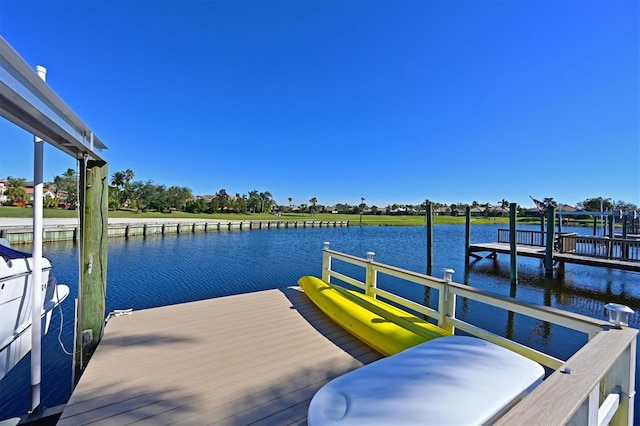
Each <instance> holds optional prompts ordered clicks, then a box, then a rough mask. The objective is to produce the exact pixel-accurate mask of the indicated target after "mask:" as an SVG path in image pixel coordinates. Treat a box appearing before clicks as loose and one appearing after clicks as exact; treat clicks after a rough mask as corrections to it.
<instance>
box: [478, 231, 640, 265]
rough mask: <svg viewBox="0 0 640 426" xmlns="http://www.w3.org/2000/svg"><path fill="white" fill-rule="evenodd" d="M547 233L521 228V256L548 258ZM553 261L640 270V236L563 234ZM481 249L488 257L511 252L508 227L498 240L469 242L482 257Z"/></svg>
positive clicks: (519, 236)
mask: <svg viewBox="0 0 640 426" xmlns="http://www.w3.org/2000/svg"><path fill="white" fill-rule="evenodd" d="M543 243H544V233H542V232H538V231H521V230H518V231H517V246H516V252H517V255H518V256H525V257H534V258H538V259H544V258H545V256H546V249H545V246H544V244H543ZM556 246H557V247H556V250H554V252H553V261H554V262H559V263H561V264H562V263H574V264H579V265H588V266H597V267H606V268H613V269H621V270H625V271H634V272H640V240H637V239H620V238H607V237H584V236H579V235H575V234H563V235H559V236H558V237H557V242H556ZM480 252H488V253H489V254H488V255H486V256H484V257H486V258H494V257H495V256H496V254H497V253H502V254H510V253H511V247H510V242H509V233H508V230H507V229H500V230H498V242H497V243H481V244H470V245H469V256H471V257H474V258H476V259H481V258H482V257H483V256H480V255H478V254H477V253H480Z"/></svg>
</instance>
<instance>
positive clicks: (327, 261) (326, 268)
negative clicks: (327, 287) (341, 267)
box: [322, 241, 331, 283]
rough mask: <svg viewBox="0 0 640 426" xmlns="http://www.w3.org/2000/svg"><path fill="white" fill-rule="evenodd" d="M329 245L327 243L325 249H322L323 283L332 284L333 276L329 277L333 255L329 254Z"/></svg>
mask: <svg viewBox="0 0 640 426" xmlns="http://www.w3.org/2000/svg"><path fill="white" fill-rule="evenodd" d="M329 244H330V243H329V242H328V241H325V242H324V247H322V281H324V282H326V283H330V282H331V281H330V280H331V275H329V272H330V271H331V255H330V254H329V253H328V251H329Z"/></svg>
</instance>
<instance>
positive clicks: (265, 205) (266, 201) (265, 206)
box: [260, 191, 273, 213]
mask: <svg viewBox="0 0 640 426" xmlns="http://www.w3.org/2000/svg"><path fill="white" fill-rule="evenodd" d="M260 200H261V201H262V208H261V209H260V212H261V213H264V211H265V210H269V211H271V206H273V199H272V195H271V193H270V192H269V191H265V192H261V193H260Z"/></svg>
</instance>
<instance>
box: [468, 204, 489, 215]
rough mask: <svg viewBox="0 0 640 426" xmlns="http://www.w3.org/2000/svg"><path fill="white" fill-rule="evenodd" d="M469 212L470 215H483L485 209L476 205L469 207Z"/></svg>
mask: <svg viewBox="0 0 640 426" xmlns="http://www.w3.org/2000/svg"><path fill="white" fill-rule="evenodd" d="M469 213H470V214H471V216H476V217H477V216H484V215H485V214H486V212H485V209H483V208H482V207H480V206H477V207H471V209H470V211H469Z"/></svg>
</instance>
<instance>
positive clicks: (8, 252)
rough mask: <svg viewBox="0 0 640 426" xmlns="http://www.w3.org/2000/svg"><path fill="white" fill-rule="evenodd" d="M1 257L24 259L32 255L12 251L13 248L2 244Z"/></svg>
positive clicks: (0, 245) (0, 246)
mask: <svg viewBox="0 0 640 426" xmlns="http://www.w3.org/2000/svg"><path fill="white" fill-rule="evenodd" d="M0 256H2V257H4V258H5V259H7V260H8V259H24V258H27V257H31V253H25V252H23V251H18V250H15V249H12V248H11V247H7V246H5V245H2V244H0Z"/></svg>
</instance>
